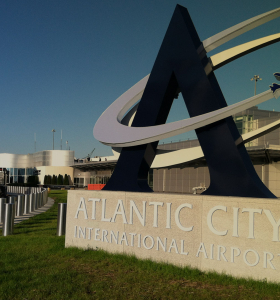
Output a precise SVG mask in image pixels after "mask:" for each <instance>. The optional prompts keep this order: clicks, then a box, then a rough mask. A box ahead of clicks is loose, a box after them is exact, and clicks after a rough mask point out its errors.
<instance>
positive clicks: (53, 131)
mask: <svg viewBox="0 0 280 300" xmlns="http://www.w3.org/2000/svg"><path fill="white" fill-rule="evenodd" d="M52 133H53V144H52V149H53V150H54V133H55V129H53V130H52Z"/></svg>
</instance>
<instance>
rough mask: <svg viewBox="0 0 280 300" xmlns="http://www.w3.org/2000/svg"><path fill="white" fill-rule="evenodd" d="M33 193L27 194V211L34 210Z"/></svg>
mask: <svg viewBox="0 0 280 300" xmlns="http://www.w3.org/2000/svg"><path fill="white" fill-rule="evenodd" d="M33 195H34V194H29V212H30V213H31V212H33V211H34V209H33V202H34V201H33V198H34V197H33Z"/></svg>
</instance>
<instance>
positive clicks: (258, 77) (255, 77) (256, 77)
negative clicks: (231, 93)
mask: <svg viewBox="0 0 280 300" xmlns="http://www.w3.org/2000/svg"><path fill="white" fill-rule="evenodd" d="M253 80H255V96H256V94H257V81H258V80H262V78H260V75H254V77H253V78H251V81H253Z"/></svg>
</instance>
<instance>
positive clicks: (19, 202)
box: [16, 195, 24, 217]
mask: <svg viewBox="0 0 280 300" xmlns="http://www.w3.org/2000/svg"><path fill="white" fill-rule="evenodd" d="M23 206H24V196H23V195H18V199H17V208H16V216H17V217H20V216H22V215H23Z"/></svg>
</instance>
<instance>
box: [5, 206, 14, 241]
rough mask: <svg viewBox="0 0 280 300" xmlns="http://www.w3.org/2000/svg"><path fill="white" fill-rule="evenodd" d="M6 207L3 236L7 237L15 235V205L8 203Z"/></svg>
mask: <svg viewBox="0 0 280 300" xmlns="http://www.w3.org/2000/svg"><path fill="white" fill-rule="evenodd" d="M4 206H5V214H4V222H3V230H2V235H3V236H7V235H10V234H13V230H14V216H15V204H14V203H6V204H4Z"/></svg>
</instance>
